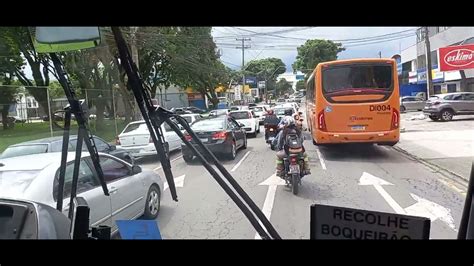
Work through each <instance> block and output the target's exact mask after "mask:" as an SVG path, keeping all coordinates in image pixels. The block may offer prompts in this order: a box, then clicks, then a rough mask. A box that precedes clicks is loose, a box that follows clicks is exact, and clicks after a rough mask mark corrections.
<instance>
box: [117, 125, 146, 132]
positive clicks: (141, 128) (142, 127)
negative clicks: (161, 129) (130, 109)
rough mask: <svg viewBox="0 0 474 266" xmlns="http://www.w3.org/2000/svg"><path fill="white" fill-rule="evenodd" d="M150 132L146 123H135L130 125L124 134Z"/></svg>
mask: <svg viewBox="0 0 474 266" xmlns="http://www.w3.org/2000/svg"><path fill="white" fill-rule="evenodd" d="M135 130H138V131H148V128H147V126H146V124H145V123H134V124H129V125H128V126H127V127H126V128H125V129H124V130H123V133H128V132H131V131H135Z"/></svg>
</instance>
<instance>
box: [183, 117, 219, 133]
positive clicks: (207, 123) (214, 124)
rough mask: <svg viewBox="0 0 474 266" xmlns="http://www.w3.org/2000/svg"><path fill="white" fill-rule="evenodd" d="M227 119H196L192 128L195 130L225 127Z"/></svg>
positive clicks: (211, 129)
mask: <svg viewBox="0 0 474 266" xmlns="http://www.w3.org/2000/svg"><path fill="white" fill-rule="evenodd" d="M224 126H225V119H206V120H200V121H196V122H195V123H194V124H193V125H192V126H191V128H192V129H193V130H203V131H213V130H221V129H224Z"/></svg>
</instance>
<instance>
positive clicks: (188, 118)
mask: <svg viewBox="0 0 474 266" xmlns="http://www.w3.org/2000/svg"><path fill="white" fill-rule="evenodd" d="M181 117H182V118H184V119H186V122H188V124H190V125H191V124H192V123H194V122H196V121H198V120H201V119H203V117H202V115H200V114H185V115H181Z"/></svg>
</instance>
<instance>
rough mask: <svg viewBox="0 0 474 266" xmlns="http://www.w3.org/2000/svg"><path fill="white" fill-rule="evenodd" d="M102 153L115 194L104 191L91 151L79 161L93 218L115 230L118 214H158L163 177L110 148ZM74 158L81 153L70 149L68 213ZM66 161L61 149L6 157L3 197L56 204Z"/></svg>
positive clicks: (0, 178) (80, 189) (0, 166)
mask: <svg viewBox="0 0 474 266" xmlns="http://www.w3.org/2000/svg"><path fill="white" fill-rule="evenodd" d="M99 158H100V165H101V167H102V171H103V173H104V178H105V182H106V184H107V187H108V189H109V192H110V196H105V195H104V192H103V190H102V187H101V186H100V183H99V181H98V178H97V173H96V172H95V169H94V167H93V165H92V161H91V159H90V155H89V154H88V153H87V154H86V153H83V154H82V156H81V162H80V165H79V176H78V183H77V196H78V197H83V198H84V199H85V200H86V201H87V204H88V205H89V207H90V224H91V225H92V226H98V225H108V226H111V227H112V233H113V234H114V233H116V232H117V231H118V230H117V226H116V223H115V221H117V220H131V219H136V218H138V217H141V216H144V217H145V218H147V219H155V218H156V217H157V216H158V213H159V210H160V199H161V194H162V192H163V187H164V182H163V180H162V179H161V177H160V176H159V175H158V174H157V173H156V172H154V171H151V170H142V169H141V168H140V166H138V165H132V164H129V163H127V162H125V161H123V160H120V159H118V158H117V157H114V156H111V155H108V154H104V153H99ZM74 160H75V153H73V152H71V153H68V157H67V166H66V175H65V185H64V193H63V196H64V199H63V206H64V207H63V213H64V214H65V215H67V213H68V209H69V197H70V192H71V183H72V173H73V168H74ZM25 162H28V163H25ZM60 164H61V153H59V152H53V153H46V154H30V155H25V156H19V157H12V158H7V159H0V182H1V183H2V185H1V186H0V198H12V199H26V200H31V201H36V202H40V203H43V204H47V205H49V206H51V207H54V208H56V202H57V200H58V187H59V186H58V177H59V167H60Z"/></svg>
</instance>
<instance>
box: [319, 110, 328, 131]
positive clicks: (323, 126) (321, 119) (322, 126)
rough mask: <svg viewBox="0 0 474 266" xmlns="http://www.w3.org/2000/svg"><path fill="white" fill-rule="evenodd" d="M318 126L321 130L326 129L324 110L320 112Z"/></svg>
mask: <svg viewBox="0 0 474 266" xmlns="http://www.w3.org/2000/svg"><path fill="white" fill-rule="evenodd" d="M318 128H319V130H322V131H326V121H325V119H324V110H322V111H321V112H320V113H319V114H318Z"/></svg>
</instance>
